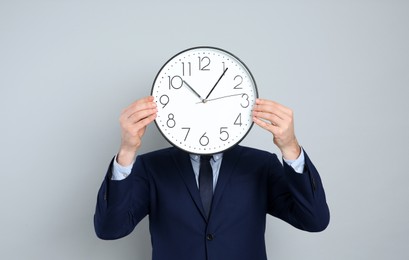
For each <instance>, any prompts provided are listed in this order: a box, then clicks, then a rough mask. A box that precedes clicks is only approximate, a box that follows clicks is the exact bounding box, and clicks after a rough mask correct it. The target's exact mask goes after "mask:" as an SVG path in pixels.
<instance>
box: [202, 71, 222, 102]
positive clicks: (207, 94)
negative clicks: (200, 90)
mask: <svg viewBox="0 0 409 260" xmlns="http://www.w3.org/2000/svg"><path fill="white" fill-rule="evenodd" d="M227 69H228V68H226V69H225V70H224V71H223V74H222V75H221V76H220V78H219V79H218V80H217V82H216V84H214V86H213V88H212V89H211V90H210V92H209V94H207V96H206V98H205V101H206V100H207V98H208V97H209V96H210V94H212V92H213V90H214V88H215V87H216V86H217V84H218V83H219V81H220V80H221V79H222V78H223V76H224V74H226V71H227Z"/></svg>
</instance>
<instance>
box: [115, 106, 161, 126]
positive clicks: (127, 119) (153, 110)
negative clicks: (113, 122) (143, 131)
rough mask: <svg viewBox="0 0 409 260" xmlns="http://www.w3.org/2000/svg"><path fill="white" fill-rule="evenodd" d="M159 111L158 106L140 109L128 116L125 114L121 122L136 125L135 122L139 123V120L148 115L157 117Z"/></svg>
mask: <svg viewBox="0 0 409 260" xmlns="http://www.w3.org/2000/svg"><path fill="white" fill-rule="evenodd" d="M157 112H158V110H157V108H156V107H155V108H147V109H144V110H139V111H137V112H135V113H133V114H132V115H130V116H128V117H127V116H126V115H124V116H123V117H121V122H122V123H123V124H124V125H134V124H137V123H138V122H139V121H141V120H144V119H145V118H147V117H151V116H155V117H156V113H157Z"/></svg>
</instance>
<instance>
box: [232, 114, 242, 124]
mask: <svg viewBox="0 0 409 260" xmlns="http://www.w3.org/2000/svg"><path fill="white" fill-rule="evenodd" d="M234 125H238V126H241V125H242V123H241V113H240V114H239V115H238V116H237V117H236V120H234Z"/></svg>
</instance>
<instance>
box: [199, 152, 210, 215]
mask: <svg viewBox="0 0 409 260" xmlns="http://www.w3.org/2000/svg"><path fill="white" fill-rule="evenodd" d="M211 158H212V156H209V155H202V156H200V170H199V191H200V197H201V198H202V204H203V208H204V210H205V213H206V217H207V218H208V217H209V212H210V206H211V205H212V198H213V170H212V166H211V165H210V159H211Z"/></svg>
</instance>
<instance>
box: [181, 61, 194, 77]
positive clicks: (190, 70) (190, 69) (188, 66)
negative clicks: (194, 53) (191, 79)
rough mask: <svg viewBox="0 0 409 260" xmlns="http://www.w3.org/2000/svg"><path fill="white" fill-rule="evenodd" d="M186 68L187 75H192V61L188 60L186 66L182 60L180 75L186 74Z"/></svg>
mask: <svg viewBox="0 0 409 260" xmlns="http://www.w3.org/2000/svg"><path fill="white" fill-rule="evenodd" d="M186 70H187V73H186V74H187V75H188V76H191V75H192V63H190V62H188V63H187V66H186V65H185V63H184V62H182V76H186V74H185V72H186Z"/></svg>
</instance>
